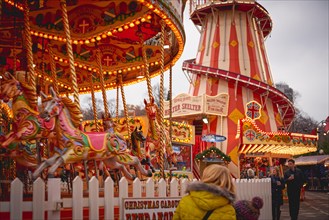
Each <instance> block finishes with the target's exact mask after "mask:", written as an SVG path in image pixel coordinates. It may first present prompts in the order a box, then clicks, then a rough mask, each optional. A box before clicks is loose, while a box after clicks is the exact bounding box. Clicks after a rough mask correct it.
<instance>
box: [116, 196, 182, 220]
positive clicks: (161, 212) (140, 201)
mask: <svg viewBox="0 0 329 220" xmlns="http://www.w3.org/2000/svg"><path fill="white" fill-rule="evenodd" d="M180 200H181V197H168V198H162V197H158V198H123V199H122V212H121V214H122V215H121V218H122V219H126V220H135V219H145V220H151V219H154V220H163V219H168V220H170V219H173V216H174V212H175V210H176V208H177V206H178V203H179V201H180Z"/></svg>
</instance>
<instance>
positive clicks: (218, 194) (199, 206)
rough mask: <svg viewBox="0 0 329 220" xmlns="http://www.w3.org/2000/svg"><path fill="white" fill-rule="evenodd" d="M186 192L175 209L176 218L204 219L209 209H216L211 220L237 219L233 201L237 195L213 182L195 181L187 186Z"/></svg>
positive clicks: (175, 219)
mask: <svg viewBox="0 0 329 220" xmlns="http://www.w3.org/2000/svg"><path fill="white" fill-rule="evenodd" d="M186 192H187V193H189V195H187V196H184V197H183V198H182V199H181V201H180V202H179V205H178V207H177V209H176V211H175V214H174V218H173V219H174V220H178V219H183V220H185V219H189V220H190V219H199V220H200V219H202V218H203V217H204V216H205V215H206V213H207V211H209V210H214V211H213V213H212V214H211V215H210V216H209V218H208V219H209V220H214V219H217V220H218V219H225V220H231V219H233V220H234V219H236V215H235V210H234V207H233V205H232V204H233V202H234V200H235V195H233V194H231V193H230V192H229V191H228V190H226V189H223V188H220V187H218V186H216V185H213V184H206V183H203V182H194V183H191V184H189V185H188V186H187V189H186Z"/></svg>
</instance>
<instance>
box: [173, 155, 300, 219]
mask: <svg viewBox="0 0 329 220" xmlns="http://www.w3.org/2000/svg"><path fill="white" fill-rule="evenodd" d="M246 175H247V178H249V179H250V178H254V177H255V173H254V171H253V170H252V169H250V170H248V171H247V174H246ZM269 177H270V178H271V190H272V191H271V194H272V219H273V220H279V219H280V215H281V206H282V205H283V189H284V188H285V186H287V194H288V200H289V213H290V217H291V220H297V218H298V213H299V204H300V199H299V196H300V191H301V188H302V186H303V184H304V182H305V178H304V175H303V172H302V171H301V170H300V169H298V168H297V167H296V166H295V161H294V160H292V159H290V160H288V169H287V170H286V172H285V173H284V176H281V175H280V170H279V168H278V167H273V169H272V171H271V174H270V176H269ZM186 192H187V193H188V194H187V195H186V196H184V197H183V198H182V199H181V201H180V203H179V205H178V207H177V209H176V211H175V214H174V218H173V219H176V220H179V219H202V220H206V219H209V220H211V219H227V220H229V219H237V220H257V219H258V218H259V216H260V209H261V208H262V207H263V204H264V203H263V200H262V198H260V197H258V196H257V195H255V197H254V198H253V199H252V200H251V201H249V200H239V201H237V200H236V191H235V186H234V184H233V182H232V177H231V173H230V171H229V169H228V168H226V167H225V166H221V165H217V164H213V165H210V166H207V167H206V168H205V169H204V171H203V175H202V178H201V181H199V182H193V183H191V184H189V185H188V187H187V189H186Z"/></svg>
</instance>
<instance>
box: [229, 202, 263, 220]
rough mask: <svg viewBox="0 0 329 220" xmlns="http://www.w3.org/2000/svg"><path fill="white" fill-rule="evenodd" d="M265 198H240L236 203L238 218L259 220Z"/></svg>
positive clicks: (238, 219) (241, 219) (239, 219)
mask: <svg viewBox="0 0 329 220" xmlns="http://www.w3.org/2000/svg"><path fill="white" fill-rule="evenodd" d="M263 204H264V203H263V199H262V198H260V197H257V196H256V197H254V198H253V199H252V200H251V201H248V200H240V201H237V202H236V203H235V204H234V208H235V212H236V219H237V220H257V219H258V218H259V214H260V212H259V210H260V209H261V208H262V207H263Z"/></svg>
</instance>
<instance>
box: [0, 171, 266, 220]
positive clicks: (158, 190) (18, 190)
mask: <svg viewBox="0 0 329 220" xmlns="http://www.w3.org/2000/svg"><path fill="white" fill-rule="evenodd" d="M193 181H197V180H193ZM234 182H235V184H236V189H237V197H238V200H240V199H247V200H251V199H252V198H253V197H254V196H259V197H261V198H262V199H263V200H264V207H263V208H262V209H261V216H260V219H271V218H272V215H271V182H270V179H259V180H258V179H253V180H246V179H242V180H240V179H237V180H234ZM188 183H189V180H187V179H183V180H176V179H172V181H171V182H170V184H169V186H170V193H169V195H167V183H166V181H165V180H163V179H161V180H160V181H158V182H155V181H154V180H153V179H151V178H149V179H148V180H147V181H143V182H141V181H140V180H139V179H135V180H134V181H133V183H132V193H130V196H131V195H132V197H130V198H154V197H181V196H184V195H185V194H184V192H185V189H186V186H187V184H188ZM46 187H47V188H48V190H46ZM129 187H130V186H129V185H128V181H127V180H126V179H125V178H124V177H123V178H122V179H121V180H120V181H119V186H118V190H119V192H118V197H115V195H114V189H115V187H114V182H113V180H112V179H111V178H110V177H109V178H107V179H106V180H105V181H104V188H100V187H99V182H98V179H96V178H95V177H93V178H92V179H91V180H90V181H89V190H88V195H89V196H88V197H84V196H83V181H82V179H81V178H80V177H76V178H75V179H74V181H73V187H72V188H73V190H72V197H71V198H61V181H60V179H59V178H54V179H48V184H47V186H46V184H45V183H44V181H43V180H42V179H40V178H38V179H37V180H36V181H35V182H34V183H33V189H32V190H33V195H32V201H23V183H22V182H21V181H20V180H19V179H15V180H14V181H13V182H12V183H11V187H10V188H11V189H10V201H8V202H0V214H1V212H2V213H5V212H7V213H8V212H10V219H23V212H32V216H33V219H38V220H39V219H44V218H45V212H47V216H48V217H47V218H48V219H60V210H63V209H66V208H68V209H72V218H73V219H83V208H86V207H87V208H89V219H99V217H100V216H99V208H100V207H103V208H104V219H114V217H115V215H114V209H115V207H119V209H120V207H121V206H122V202H121V201H122V199H123V198H128V197H129V195H128V194H129V193H128V192H129V191H128V189H129ZM100 192H101V194H102V195H104V196H103V197H100V196H99V194H100ZM46 193H47V200H46ZM119 219H123V217H122V216H120V217H119Z"/></svg>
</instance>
